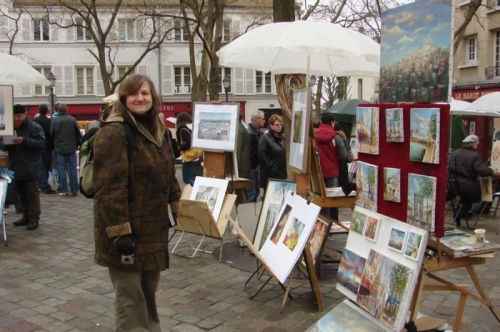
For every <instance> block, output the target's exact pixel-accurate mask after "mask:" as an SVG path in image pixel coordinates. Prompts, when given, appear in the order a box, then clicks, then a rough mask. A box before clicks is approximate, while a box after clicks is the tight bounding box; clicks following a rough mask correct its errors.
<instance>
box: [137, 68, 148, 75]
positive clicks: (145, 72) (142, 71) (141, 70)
mask: <svg viewBox="0 0 500 332" xmlns="http://www.w3.org/2000/svg"><path fill="white" fill-rule="evenodd" d="M137 73H138V74H141V75H146V76H147V75H148V66H137Z"/></svg>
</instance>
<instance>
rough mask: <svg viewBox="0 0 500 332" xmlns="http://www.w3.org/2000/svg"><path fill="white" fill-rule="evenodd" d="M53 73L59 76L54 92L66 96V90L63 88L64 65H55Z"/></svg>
mask: <svg viewBox="0 0 500 332" xmlns="http://www.w3.org/2000/svg"><path fill="white" fill-rule="evenodd" d="M52 73H53V74H54V76H55V77H56V78H57V81H56V86H55V88H54V93H55V94H56V95H57V96H64V95H65V93H64V90H63V87H64V84H63V82H64V72H63V67H62V66H54V67H53V68H52Z"/></svg>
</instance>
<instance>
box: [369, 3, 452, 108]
mask: <svg viewBox="0 0 500 332" xmlns="http://www.w3.org/2000/svg"><path fill="white" fill-rule="evenodd" d="M451 18H452V10H451V1H433V0H422V1H418V2H414V3H410V4H407V5H404V6H400V7H397V8H394V9H390V10H387V11H384V12H382V29H381V32H380V35H381V43H380V95H379V98H380V102H381V103H400V102H426V103H434V102H448V101H449V100H450V94H451V84H450V71H449V69H450V45H452V41H451V35H452V28H453V27H452V24H451Z"/></svg>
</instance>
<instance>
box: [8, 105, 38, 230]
mask: <svg viewBox="0 0 500 332" xmlns="http://www.w3.org/2000/svg"><path fill="white" fill-rule="evenodd" d="M14 128H15V130H16V135H17V137H16V138H14V141H13V144H4V141H3V139H1V140H0V149H2V150H5V151H8V152H9V169H10V170H12V171H14V182H15V184H16V189H17V192H18V194H19V197H20V198H21V203H22V205H23V207H24V211H23V217H22V218H21V219H20V220H18V221H16V222H14V226H26V225H27V226H28V230H33V229H37V228H38V223H39V221H40V213H41V209H40V193H39V191H38V181H37V180H38V177H39V175H40V163H41V160H42V157H41V153H42V150H43V148H44V146H45V136H44V134H43V129H42V127H40V126H39V125H38V124H37V123H35V122H33V121H30V120H29V119H28V116H27V113H26V110H25V109H24V107H23V106H21V105H14Z"/></svg>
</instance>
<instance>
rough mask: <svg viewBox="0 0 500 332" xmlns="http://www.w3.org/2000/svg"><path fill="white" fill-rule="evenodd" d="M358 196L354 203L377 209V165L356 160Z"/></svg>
mask: <svg viewBox="0 0 500 332" xmlns="http://www.w3.org/2000/svg"><path fill="white" fill-rule="evenodd" d="M356 187H357V190H358V198H357V200H356V204H357V205H359V206H361V207H364V208H366V209H368V210H371V211H375V212H376V211H377V191H378V166H375V165H372V164H368V163H364V162H362V161H358V170H357V173H356Z"/></svg>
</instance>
